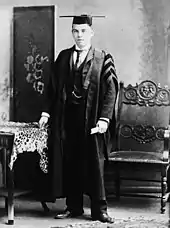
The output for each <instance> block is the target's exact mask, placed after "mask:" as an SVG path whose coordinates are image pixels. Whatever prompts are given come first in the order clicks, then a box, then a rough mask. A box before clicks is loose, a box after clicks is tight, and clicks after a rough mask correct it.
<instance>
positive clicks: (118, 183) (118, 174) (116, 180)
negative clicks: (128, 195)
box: [115, 165, 120, 200]
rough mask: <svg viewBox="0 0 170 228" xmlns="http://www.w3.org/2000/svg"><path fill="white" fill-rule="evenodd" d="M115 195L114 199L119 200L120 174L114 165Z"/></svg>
mask: <svg viewBox="0 0 170 228" xmlns="http://www.w3.org/2000/svg"><path fill="white" fill-rule="evenodd" d="M115 193H116V199H117V200H119V199H120V173H119V167H118V165H116V178H115Z"/></svg>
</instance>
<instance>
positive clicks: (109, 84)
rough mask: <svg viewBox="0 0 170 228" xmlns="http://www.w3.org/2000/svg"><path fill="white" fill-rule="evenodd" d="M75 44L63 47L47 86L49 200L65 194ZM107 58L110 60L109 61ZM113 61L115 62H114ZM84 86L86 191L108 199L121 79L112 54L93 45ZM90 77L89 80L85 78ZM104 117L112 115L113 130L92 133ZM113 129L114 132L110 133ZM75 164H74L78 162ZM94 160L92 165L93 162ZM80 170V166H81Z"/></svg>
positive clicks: (111, 127)
mask: <svg viewBox="0 0 170 228" xmlns="http://www.w3.org/2000/svg"><path fill="white" fill-rule="evenodd" d="M73 51H74V46H73V47H71V48H69V49H65V50H63V51H61V52H60V53H59V55H58V58H57V59H56V61H55V63H54V65H53V71H52V75H51V77H50V79H49V82H48V83H47V84H46V86H45V94H44V106H43V111H44V112H47V113H49V114H50V118H49V139H48V158H49V167H48V196H47V197H46V201H55V199H56V198H61V197H65V189H64V186H65V185H64V183H65V180H64V178H63V157H64V153H65V151H64V150H63V148H64V147H63V142H64V139H65V129H64V124H63V123H64V110H65V102H66V98H67V97H66V92H65V83H66V80H67V79H68V77H69V76H70V70H71V64H72V53H73ZM105 62H106V64H105ZM109 62H112V63H111V64H110V63H109ZM82 76H83V86H84V88H86V89H87V100H86V106H85V120H84V121H85V134H86V135H87V136H88V137H87V138H88V140H87V150H88V155H89V156H90V158H89V161H93V162H92V163H91V162H90V163H89V164H88V163H87V166H88V167H86V169H87V170H89V172H88V176H86V186H87V188H86V189H85V193H87V194H88V195H94V194H95V195H96V198H97V199H101V200H103V199H104V200H105V191H104V182H103V175H104V173H103V172H104V170H103V163H104V160H105V159H106V160H107V157H108V153H109V151H110V149H111V147H112V146H111V143H110V142H113V141H112V137H113V136H114V133H115V128H114V126H115V102H116V97H117V93H118V81H117V76H116V73H115V72H114V63H113V59H112V57H111V56H110V55H108V56H106V53H105V52H102V51H97V50H95V49H94V48H91V49H90V51H89V52H88V55H87V57H86V60H85V64H84V67H83V72H82ZM87 78H88V79H89V80H85V79H87ZM100 117H106V118H108V119H110V125H109V130H108V131H107V132H106V133H104V134H102V135H101V134H94V135H90V129H91V128H93V127H95V126H96V123H97V121H98V119H99V118H100ZM110 133H111V134H110ZM76 162H78V161H75V164H73V165H74V166H75V165H76ZM90 164H91V165H90ZM77 172H78V170H77Z"/></svg>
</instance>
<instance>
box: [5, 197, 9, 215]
mask: <svg viewBox="0 0 170 228" xmlns="http://www.w3.org/2000/svg"><path fill="white" fill-rule="evenodd" d="M5 211H6V213H7V214H8V196H7V197H5Z"/></svg>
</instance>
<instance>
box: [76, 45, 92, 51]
mask: <svg viewBox="0 0 170 228" xmlns="http://www.w3.org/2000/svg"><path fill="white" fill-rule="evenodd" d="M90 47H91V44H89V45H86V46H85V47H84V48H83V49H80V48H79V47H78V46H77V45H76V44H75V49H76V50H83V51H88V50H89V49H90Z"/></svg>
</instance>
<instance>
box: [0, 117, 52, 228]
mask: <svg viewBox="0 0 170 228" xmlns="http://www.w3.org/2000/svg"><path fill="white" fill-rule="evenodd" d="M47 139H48V129H47V128H39V126H38V123H18V122H11V121H9V122H3V123H0V149H1V150H0V155H1V156H0V158H1V159H0V160H1V163H2V170H3V186H4V187H3V189H1V192H2V195H3V196H5V205H6V206H5V207H6V209H7V211H8V224H10V225H12V224H14V180H13V164H14V162H15V161H16V159H17V156H18V154H20V153H23V152H34V151H37V152H38V153H39V155H40V162H39V165H40V168H41V170H42V171H43V172H44V173H47V172H48V156H47V154H46V149H47ZM6 193H7V195H6ZM24 193H25V192H23V191H22V192H18V193H17V194H16V195H21V194H24ZM0 194H1V193H0Z"/></svg>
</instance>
